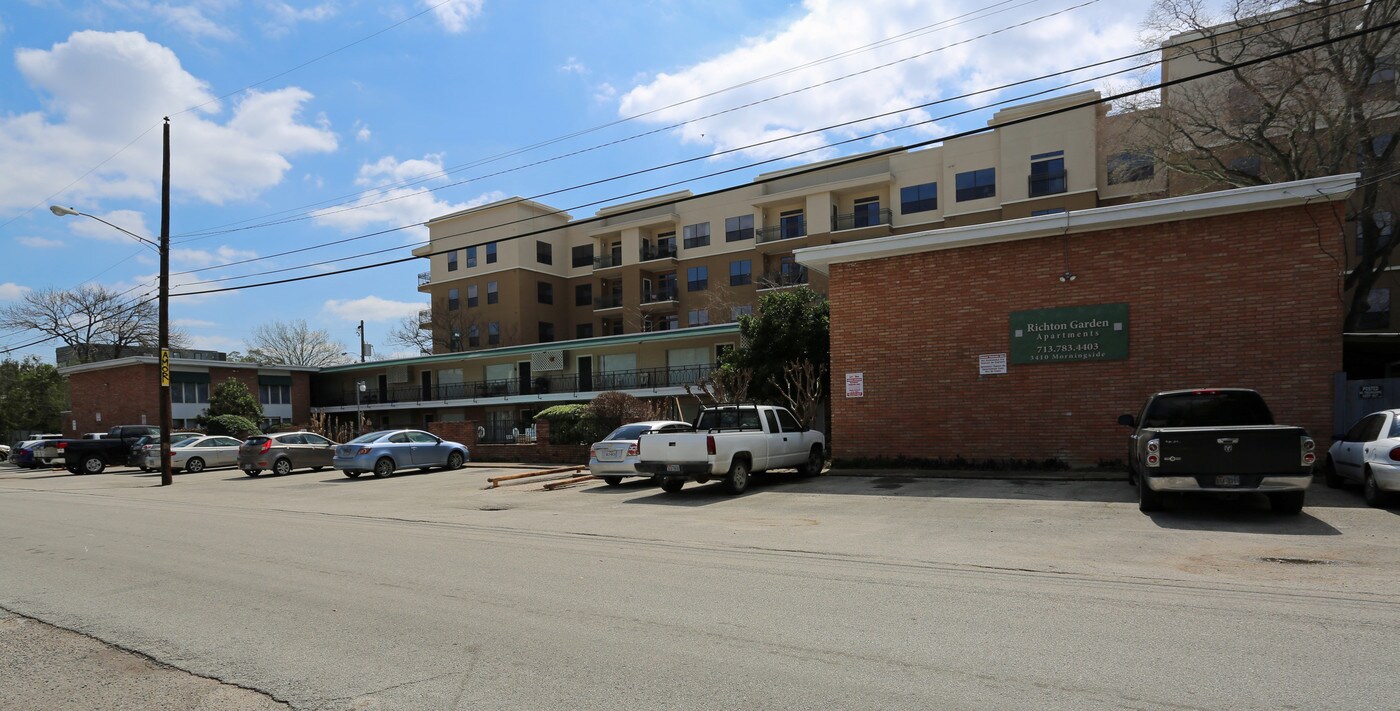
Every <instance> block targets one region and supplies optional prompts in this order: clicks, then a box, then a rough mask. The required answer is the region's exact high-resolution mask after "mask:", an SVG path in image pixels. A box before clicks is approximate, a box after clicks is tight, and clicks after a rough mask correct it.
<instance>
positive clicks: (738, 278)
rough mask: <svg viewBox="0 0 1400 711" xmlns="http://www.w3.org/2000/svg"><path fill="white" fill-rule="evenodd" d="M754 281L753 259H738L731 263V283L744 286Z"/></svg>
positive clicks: (731, 284)
mask: <svg viewBox="0 0 1400 711" xmlns="http://www.w3.org/2000/svg"><path fill="white" fill-rule="evenodd" d="M752 283H753V260H751V259H738V260H735V261H732V262H730V263H729V285H730V286H742V285H744V284H752Z"/></svg>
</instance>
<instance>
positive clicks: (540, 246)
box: [535, 240, 554, 264]
mask: <svg viewBox="0 0 1400 711" xmlns="http://www.w3.org/2000/svg"><path fill="white" fill-rule="evenodd" d="M535 261H537V262H539V263H540V264H553V263H554V245H552V244H550V243H548V242H542V241H539V240H536V241H535Z"/></svg>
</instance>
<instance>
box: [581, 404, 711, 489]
mask: <svg viewBox="0 0 1400 711" xmlns="http://www.w3.org/2000/svg"><path fill="white" fill-rule="evenodd" d="M694 430H695V428H694V427H691V426H690V423H689V422H679V421H676V420H651V421H648V422H632V423H628V424H625V425H623V426H621V427H619V428H617V429H615V430H613V431H612V432H611V433H609V434H608V436H607V437H604V438H603V440H602V441H601V442H597V443H595V444H594V445H593V446H592V447H589V448H588V472H589V473H590V474H592V475H593V476H596V477H598V478H599V479H602V480H603V481H605V482H607V483H608V486H617V485H618V484H621V483H622V479H623V478H624V477H629V476H650V474H643V473H641V472H638V471H637V462H639V461H641V460H640V458H639V457H638V453H639V451H640V450H639V449H638V448H637V438H638V437H640V436H641V435H642V434H644V433H648V432H692V431H694Z"/></svg>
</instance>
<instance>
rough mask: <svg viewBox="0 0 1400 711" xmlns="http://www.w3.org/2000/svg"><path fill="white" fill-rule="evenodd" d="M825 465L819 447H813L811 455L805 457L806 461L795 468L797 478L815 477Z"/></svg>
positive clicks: (824, 456) (824, 457)
mask: <svg viewBox="0 0 1400 711" xmlns="http://www.w3.org/2000/svg"><path fill="white" fill-rule="evenodd" d="M824 464H826V455H825V454H824V453H823V452H822V448H821V447H813V448H812V451H811V453H809V454H808V455H807V461H806V463H804V464H803V465H802V466H800V467H798V468H797V474H798V476H816V475H818V474H821V473H822V465H824Z"/></svg>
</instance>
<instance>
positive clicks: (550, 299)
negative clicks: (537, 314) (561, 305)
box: [535, 281, 554, 304]
mask: <svg viewBox="0 0 1400 711" xmlns="http://www.w3.org/2000/svg"><path fill="white" fill-rule="evenodd" d="M535 296H536V298H538V299H539V302H540V303H541V304H552V303H554V285H553V284H551V283H549V282H547V281H542V282H538V283H537V284H536V285H535Z"/></svg>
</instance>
